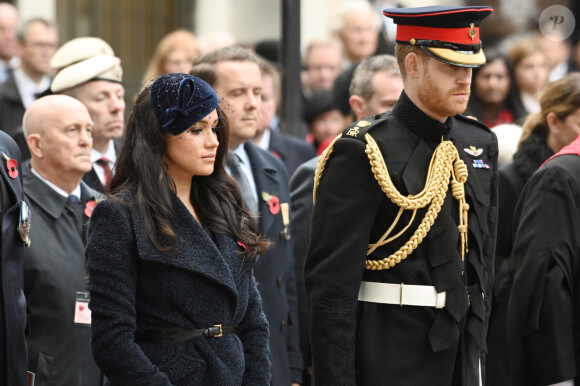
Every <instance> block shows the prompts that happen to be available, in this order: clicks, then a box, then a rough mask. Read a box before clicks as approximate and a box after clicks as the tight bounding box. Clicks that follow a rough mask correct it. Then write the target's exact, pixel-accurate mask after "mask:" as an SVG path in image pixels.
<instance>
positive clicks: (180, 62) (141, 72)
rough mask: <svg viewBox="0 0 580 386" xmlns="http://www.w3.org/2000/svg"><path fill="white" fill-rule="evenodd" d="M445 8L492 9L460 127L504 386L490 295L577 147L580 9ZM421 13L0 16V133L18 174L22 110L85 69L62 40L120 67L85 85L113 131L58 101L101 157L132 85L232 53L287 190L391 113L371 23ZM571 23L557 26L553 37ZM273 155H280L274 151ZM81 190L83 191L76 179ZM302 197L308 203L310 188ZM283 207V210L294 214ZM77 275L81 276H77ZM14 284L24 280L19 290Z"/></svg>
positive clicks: (390, 38) (176, 7) (394, 93)
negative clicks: (289, 118)
mask: <svg viewBox="0 0 580 386" xmlns="http://www.w3.org/2000/svg"><path fill="white" fill-rule="evenodd" d="M443 3H444V5H458V6H460V5H490V6H492V7H493V8H494V13H493V14H492V15H491V16H490V17H488V18H487V19H486V20H485V21H484V23H483V25H482V29H481V40H482V41H483V46H484V50H485V52H486V56H487V63H488V64H487V65H486V66H485V67H483V68H480V69H476V70H474V71H473V78H472V89H471V90H472V94H471V98H470V102H469V105H468V109H467V111H466V113H465V114H466V115H472V116H474V117H476V118H477V119H479V120H481V121H483V122H484V123H485V124H486V125H488V126H489V127H490V128H491V129H492V130H494V132H495V133H496V134H497V136H498V142H499V146H500V153H499V164H500V166H502V170H500V201H499V203H500V208H499V209H500V211H499V219H500V220H499V225H500V229H499V231H498V246H497V248H498V250H497V254H496V269H497V271H498V275H497V280H496V283H499V284H498V285H497V286H496V287H497V291H498V293H497V295H498V296H497V299H499V300H500V304H495V305H494V307H496V308H497V309H498V310H499V312H498V313H496V315H498V316H496V317H495V319H494V316H493V315H492V319H491V324H490V338H489V339H490V357H489V358H490V361H489V363H488V365H489V368H490V369H491V370H493V371H496V374H507V372H506V371H507V370H506V369H505V368H504V367H505V363H506V362H505V360H504V359H502V358H503V357H502V355H504V353H505V347H504V346H503V345H504V343H505V338H504V334H505V331H503V329H504V327H502V326H503V325H504V320H505V319H504V318H505V314H502V312H503V313H505V307H507V305H506V304H502V303H501V300H502V299H503V300H505V301H506V299H507V298H506V296H508V295H505V294H503V295H502V293H501V291H502V290H503V288H504V287H502V286H501V284H502V283H505V282H504V281H502V280H504V279H505V280H508V281H509V278H505V277H504V276H502V266H503V263H504V261H505V260H506V259H507V258H508V257H509V255H510V253H511V250H512V244H513V241H512V240H511V234H512V231H511V219H512V217H513V209H514V207H515V204H516V201H517V199H518V197H519V193H520V192H521V189H522V187H523V185H524V184H525V182H526V181H527V179H528V178H529V177H530V176H531V174H532V173H533V172H534V171H535V170H536V169H537V168H538V167H539V166H540V165H541V164H542V163H543V162H544V161H545V160H546V159H548V158H549V157H550V156H551V155H553V154H555V153H556V152H558V151H559V150H560V149H561V148H562V147H564V146H566V145H567V144H568V143H570V142H571V141H572V140H574V139H575V138H576V137H577V136H578V135H579V134H580V75H578V74H577V73H575V72H577V71H580V29H579V28H578V23H579V22H580V18H578V17H577V16H578V15H580V8H579V3H578V1H575V0H567V1H566V0H560V1H554V0H534V1H530V0H481V1H472V0H463V1H460V0H454V1H446V2H442V1H432V2H430V3H429V5H437V4H443ZM284 4H285V5H286V7H283V5H284ZM424 5H426V4H425V2H423V1H421V2H420V1H417V0H401V1H400V2H394V1H385V0H317V1H310V0H307V1H303V2H300V1H298V0H295V1H290V0H286V1H278V2H277V1H272V0H247V1H236V0H213V1H209V0H194V1H192V0H164V1H154V0H123V1H115V0H43V1H42V2H39V1H36V0H15V1H8V2H5V1H4V2H0V130H2V131H4V132H5V133H7V134H9V135H10V136H12V137H13V138H14V139H15V140H16V142H17V143H18V144H19V146H20V149H21V152H22V158H23V161H24V160H26V159H28V158H30V152H29V149H28V145H27V143H26V139H25V138H24V137H25V136H26V135H27V134H29V133H27V132H26V128H25V129H24V131H23V128H22V118H23V116H24V114H25V112H26V110H27V108H28V107H29V106H30V105H31V104H32V103H33V101H34V100H35V99H37V98H38V97H39V96H41V95H43V94H46V93H47V90H49V88H51V84H52V91H55V82H53V77H54V76H55V75H56V74H57V73H59V71H61V70H62V69H63V68H65V67H68V66H71V64H73V62H70V61H69V62H67V60H69V59H70V57H75V54H78V55H79V57H78V58H77V59H78V60H80V59H83V60H84V59H85V58H81V56H82V55H81V54H82V52H83V50H87V51H90V50H91V44H90V43H91V41H90V40H83V41H82V42H83V44H85V43H86V46H83V45H82V44H81V46H77V47H70V46H69V47H68V48H67V50H65V51H66V52H67V54H66V55H64V56H59V55H58V54H57V55H55V53H57V50H59V47H63V46H64V45H65V44H66V43H67V42H70V41H71V40H73V39H76V38H79V37H99V38H101V39H102V40H103V41H104V42H106V45H105V46H99V47H98V48H97V49H98V50H104V51H103V53H105V54H107V55H108V56H110V57H115V58H118V59H119V60H120V62H119V63H116V64H115V63H113V64H112V65H111V66H110V67H111V68H108V67H107V66H105V68H104V70H106V71H104V72H103V74H100V75H99V73H98V72H97V73H95V74H92V75H91V76H90V77H96V78H99V79H100V78H103V79H105V80H111V79H112V80H114V81H116V82H117V83H121V79H122V87H121V86H118V87H117V86H115V87H116V88H115V89H112V90H109V91H107V92H109V93H111V95H112V96H109V98H110V100H111V102H110V104H109V105H108V106H107V108H106V110H107V111H106V112H104V113H103V114H104V115H103V116H107V117H109V118H110V117H114V118H115V122H117V123H116V125H114V127H112V128H111V129H110V130H109V132H108V133H105V134H103V136H102V137H100V136H101V134H100V133H98V132H97V129H98V128H99V127H98V126H99V122H98V119H99V117H98V111H97V110H98V109H96V108H91V105H90V101H87V100H83V97H82V96H81V95H80V94H78V93H79V92H81V91H79V90H77V91H75V92H71V93H69V94H67V95H70V96H73V97H75V98H77V99H79V100H81V102H83V103H84V104H85V106H86V107H87V109H88V110H89V113H91V118H92V119H93V121H94V123H95V132H94V133H93V144H92V147H93V149H95V150H97V151H99V152H100V153H101V155H102V156H106V155H107V151H108V150H107V149H111V147H110V146H109V144H110V143H111V142H110V141H113V140H117V139H118V138H120V137H121V136H122V130H123V123H122V122H123V121H126V119H127V117H128V115H129V113H130V111H131V109H132V107H133V104H134V101H135V97H136V95H137V93H138V92H139V89H140V87H141V85H142V84H143V83H145V82H147V81H148V80H149V79H151V77H152V76H154V75H156V74H161V73H173V72H183V73H189V72H190V71H191V70H192V68H193V64H194V61H195V60H196V58H198V57H199V56H200V55H203V54H205V53H208V52H211V51H213V50H215V49H218V48H223V47H228V46H232V45H240V46H242V47H244V48H246V49H248V50H250V51H252V52H255V53H256V54H258V55H259V56H260V57H261V58H262V59H263V62H261V64H260V70H261V75H262V93H261V96H260V97H261V110H260V120H259V124H258V127H257V131H256V135H255V136H254V138H253V142H254V143H255V144H256V145H257V146H259V147H262V148H264V149H265V150H270V151H271V152H272V153H274V155H276V156H278V157H279V158H281V159H282V160H283V162H284V164H285V166H286V169H287V170H288V177H289V178H290V177H292V176H293V175H294V172H295V171H296V169H297V168H298V167H299V166H300V165H301V164H303V163H304V162H306V161H308V160H310V159H311V158H312V157H315V156H316V155H317V154H320V153H321V152H322V151H323V150H324V149H325V147H326V146H328V144H329V143H330V141H331V140H332V139H333V138H334V137H335V136H336V135H337V134H339V133H341V132H342V131H343V130H344V128H345V127H346V126H348V125H349V124H351V123H352V122H353V121H355V120H357V119H362V118H364V117H365V116H368V115H371V114H375V113H376V111H379V112H381V111H385V110H388V109H390V108H391V107H392V106H393V105H394V104H395V103H396V101H397V99H398V97H399V95H400V92H401V90H402V81H401V78H400V74H399V73H398V71H397V70H396V68H395V65H394V62H393V61H391V62H389V61H388V60H386V61H385V60H384V59H381V62H380V63H378V61H377V63H376V64H375V67H376V68H373V64H372V60H371V59H369V58H371V57H378V56H379V55H384V54H388V55H394V46H395V41H394V36H395V30H396V26H395V25H393V24H392V22H391V21H390V19H387V18H385V17H383V16H382V15H381V11H382V9H384V8H388V7H397V6H401V7H413V6H424ZM554 5H559V6H562V7H565V9H567V10H568V11H569V12H570V15H573V17H572V19H574V16H576V20H575V23H573V24H568V27H569V33H568V32H567V31H568V30H566V31H565V32H562V31H563V30H562V28H560V27H561V25H560V24H562V23H559V24H558V29H556V28H553V29H554V31H555V32H554V33H555V35H554V34H552V35H550V36H547V35H546V33H545V28H549V26H550V23H555V22H556V21H554V20H550V19H548V20H543V19H542V12H543V11H545V10H546V9H547V8H548V7H550V6H554ZM292 7H295V9H299V11H300V20H299V23H296V25H295V26H294V31H295V32H296V34H297V35H299V37H300V38H299V41H298V44H299V47H300V57H299V58H292V59H293V60H295V62H297V63H299V65H300V69H301V70H300V77H299V79H287V78H286V77H287V75H288V74H287V73H286V72H285V70H286V68H285V65H286V63H288V60H285V61H283V60H282V59H283V58H282V57H281V55H280V52H281V49H282V44H283V43H282V42H283V41H287V40H284V39H289V38H291V37H288V36H282V28H281V25H282V21H283V20H284V18H285V16H287V15H285V13H284V9H286V10H287V9H288V8H290V9H291V8H292ZM570 21H571V20H570V18H568V17H567V18H566V20H565V23H570ZM551 25H552V26H556V24H551ZM558 33H559V34H560V35H558ZM564 35H565V36H564ZM67 58H68V59H67ZM365 60H366V61H365ZM363 61H365V62H364V63H365V66H361V67H364V68H361V69H360V71H359V73H360V74H359V75H358V76H359V77H362V78H363V79H364V72H365V71H367V72H368V73H370V75H369V76H367V78H368V79H367V80H369V79H372V82H370V80H369V81H367V82H366V83H367V84H366V86H365V83H364V81H362V80H361V81H360V82H358V83H357V81H356V79H355V81H353V77H354V76H355V74H356V72H355V70H356V69H357V66H358V65H359V64H360V63H361V62H363ZM387 62H389V63H390V64H389V63H387ZM121 66H122V73H115V74H111V73H108V72H107V71H109V70H111V71H120V67H121ZM377 66H379V67H380V68H382V69H383V70H384V72H383V73H382V75H381V77H377V78H372V76H373V75H375V73H377V68H379V67H377ZM381 66H382V67H381ZM389 66H390V67H389ZM97 67H98V66H97ZM99 71H103V69H101V70H99ZM379 72H380V71H379ZM101 75H102V76H101ZM67 76H68V78H67ZM71 76H72V77H71ZM90 77H89V78H86V79H82V80H79V79H75V78H74V74H73V75H70V74H68V73H67V74H64V73H63V74H62V75H61V77H60V78H61V79H60V81H61V82H64V83H62V84H61V83H58V84H57V85H56V86H57V87H56V88H57V89H58V88H61V89H62V90H67V89H73V90H74V88H75V87H76V86H78V85H79V84H81V83H82V82H85V81H87V80H88V79H90ZM283 80H285V81H286V82H284V81H283ZM289 82H290V83H293V84H300V92H299V99H300V100H299V101H298V103H297V105H298V106H299V108H298V109H297V112H296V113H297V114H299V118H300V119H299V122H300V124H299V125H297V126H296V127H288V126H284V122H281V119H280V107H281V106H282V105H284V103H289V102H288V101H284V99H283V95H284V93H283V91H284V90H283V85H284V84H289ZM56 91H58V90H56ZM75 93H77V94H75ZM65 94H66V93H65ZM221 96H222V97H223V95H221ZM294 102H297V101H294ZM119 122H121V123H119ZM279 135H283V136H285V139H284V141H282V142H280V140H279V138H280V137H279ZM288 137H291V138H290V139H289V138H288ZM277 143H278V144H279V143H283V144H285V145H282V146H281V147H280V148H276V144H277ZM290 144H292V145H290ZM115 146H117V144H116V145H115ZM290 148H292V149H295V150H294V154H293V155H292V156H287V155H286V154H285V151H287V150H288V149H290ZM109 155H110V154H109ZM112 157H113V159H111V157H108V159H107V158H105V159H106V160H107V161H102V159H103V157H101V158H96V159H93V163H94V164H99V161H102V162H104V164H103V165H104V166H103V167H102V169H99V168H97V172H96V173H97V174H95V175H94V176H93V180H94V181H96V182H95V185H91V186H92V187H93V188H95V189H96V190H100V191H101V192H102V193H106V181H107V178H108V177H109V175H110V173H111V170H110V167H112V166H113V164H114V157H115V152H114V151H113V154H112ZM313 165H315V164H314V163H312V165H311V167H312V166H313ZM309 170H310V172H309V173H311V172H312V170H311V169H309ZM94 171H95V170H94V169H93V170H91V172H89V173H94ZM309 173H307V174H306V177H304V179H303V180H298V178H299V177H296V178H297V179H295V180H294V181H293V183H290V179H289V180H288V181H286V182H285V183H290V188H291V189H293V186H294V187H295V186H297V185H300V184H301V182H302V181H306V180H308V178H310V179H311V174H309ZM81 175H82V174H81ZM297 175H299V174H297ZM300 178H301V177H300ZM84 180H85V181H86V182H87V183H89V181H88V180H87V179H86V178H85V179H84ZM25 188H26V184H25ZM305 191H308V192H311V187H310V186H308V189H305ZM25 193H26V190H25ZM291 193H292V192H291ZM291 197H293V196H291ZM309 198H310V197H309ZM306 201H308V200H306ZM310 201H311V199H310ZM291 205H292V208H293V210H294V209H295V205H294V203H292V204H291ZM299 209H300V208H299ZM85 213H86V212H85ZM304 216H305V217H303V218H301V219H298V218H295V217H293V218H292V221H293V222H294V223H295V224H296V228H298V226H297V224H298V223H299V221H302V222H303V223H304V227H307V226H308V224H307V223H308V221H309V216H310V213H309V212H308V211H307V212H306V214H304ZM306 229H307V228H306ZM298 230H300V229H298ZM293 231H294V230H293ZM302 231H303V233H304V234H303V235H302V237H307V232H305V231H304V230H303V229H302ZM296 237H300V236H299V235H297V236H296ZM299 240H300V239H298V240H296V239H295V240H294V243H295V251H294V252H295V256H294V259H295V265H296V267H297V268H296V276H297V277H296V280H297V283H298V300H299V306H300V309H301V312H302V311H304V308H303V307H302V304H300V302H301V301H303V296H305V295H304V294H302V293H301V291H302V283H301V269H300V267H301V262H302V261H303V260H304V254H305V250H304V248H305V246H306V244H307V240H304V239H303V240H302V243H300V242H299ZM80 250H82V246H81V247H80ZM75 274H78V275H77V276H78V277H81V276H82V275H81V274H80V273H78V272H77V273H75ZM26 284H27V283H26V277H25V287H26ZM278 286H280V285H278ZM25 292H26V289H25ZM502 296H503V297H502ZM27 297H28V295H27ZM502 307H504V308H503V309H502ZM300 317H301V318H302V317H303V315H302V313H300ZM301 322H302V320H301ZM33 327H34V326H33ZM282 328H284V326H283V327H282ZM303 328H306V327H303ZM301 335H303V332H302V331H301ZM494 339H495V341H494ZM306 340H307V339H306ZM301 344H302V346H303V347H302V356H303V359H304V367H305V372H304V375H305V376H304V379H303V383H304V384H308V365H309V363H308V357H309V354H308V350H307V347H304V345H307V343H305V342H304V341H302V342H301ZM494 350H496V351H495V353H494ZM493 380H494V374H490V375H489V377H488V381H489V382H493ZM489 382H488V384H502V383H501V381H499V380H497V379H496V380H495V382H496V383H489Z"/></svg>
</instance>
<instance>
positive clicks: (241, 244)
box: [238, 240, 252, 251]
mask: <svg viewBox="0 0 580 386" xmlns="http://www.w3.org/2000/svg"><path fill="white" fill-rule="evenodd" d="M238 245H239V246H240V247H242V248H244V249H247V250H250V251H251V250H252V247H247V246H246V244H244V243H242V242H241V241H240V240H238Z"/></svg>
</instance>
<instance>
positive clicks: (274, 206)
mask: <svg viewBox="0 0 580 386" xmlns="http://www.w3.org/2000/svg"><path fill="white" fill-rule="evenodd" d="M262 199H263V200H264V201H266V202H267V203H268V207H269V208H270V213H272V214H273V215H274V216H275V215H277V214H278V212H280V199H279V198H278V196H272V195H270V194H269V193H266V192H262Z"/></svg>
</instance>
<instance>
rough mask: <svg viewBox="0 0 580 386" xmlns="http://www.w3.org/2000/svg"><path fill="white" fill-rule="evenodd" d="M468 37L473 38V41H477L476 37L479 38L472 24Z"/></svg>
mask: <svg viewBox="0 0 580 386" xmlns="http://www.w3.org/2000/svg"><path fill="white" fill-rule="evenodd" d="M468 35H469V37H470V38H471V40H473V39H475V37H476V36H477V33H476V32H475V24H473V23H471V24H470V25H469V32H468Z"/></svg>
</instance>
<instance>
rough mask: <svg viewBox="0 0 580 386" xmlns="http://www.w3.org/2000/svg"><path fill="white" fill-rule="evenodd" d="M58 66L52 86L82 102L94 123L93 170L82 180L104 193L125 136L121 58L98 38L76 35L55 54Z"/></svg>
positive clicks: (53, 89)
mask: <svg viewBox="0 0 580 386" xmlns="http://www.w3.org/2000/svg"><path fill="white" fill-rule="evenodd" d="M53 62H57V63H53V64H52V65H53V67H57V66H58V67H59V68H60V70H59V72H58V74H57V75H56V76H55V77H54V80H53V81H52V84H51V86H50V89H51V90H52V92H53V93H58V94H64V95H68V96H71V97H73V98H76V99H78V100H79V101H81V102H82V103H83V104H84V105H85V107H86V108H87V110H89V114H90V115H91V119H92V120H93V123H94V130H93V150H92V152H91V161H92V164H93V167H92V169H91V170H90V171H89V172H88V173H87V174H85V176H84V177H83V180H84V181H85V182H86V183H87V184H88V185H89V186H90V187H91V188H93V189H95V190H97V191H99V192H102V193H105V192H106V191H107V189H106V185H107V184H108V182H109V181H110V179H111V178H112V176H113V173H114V169H113V165H114V164H115V161H116V160H117V151H118V145H117V144H116V141H115V140H118V139H119V138H121V136H122V135H123V129H124V125H125V124H124V114H125V99H124V96H125V89H124V88H123V84H122V75H123V70H122V68H121V60H120V59H119V58H117V57H115V56H114V53H113V50H112V49H111V47H110V46H109V45H108V44H107V43H106V42H104V41H103V40H101V39H98V38H86V37H85V38H77V39H73V40H71V41H69V42H67V43H66V44H64V45H63V46H62V47H61V48H60V49H59V50H58V51H57V52H56V53H55V55H54V58H53Z"/></svg>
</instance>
